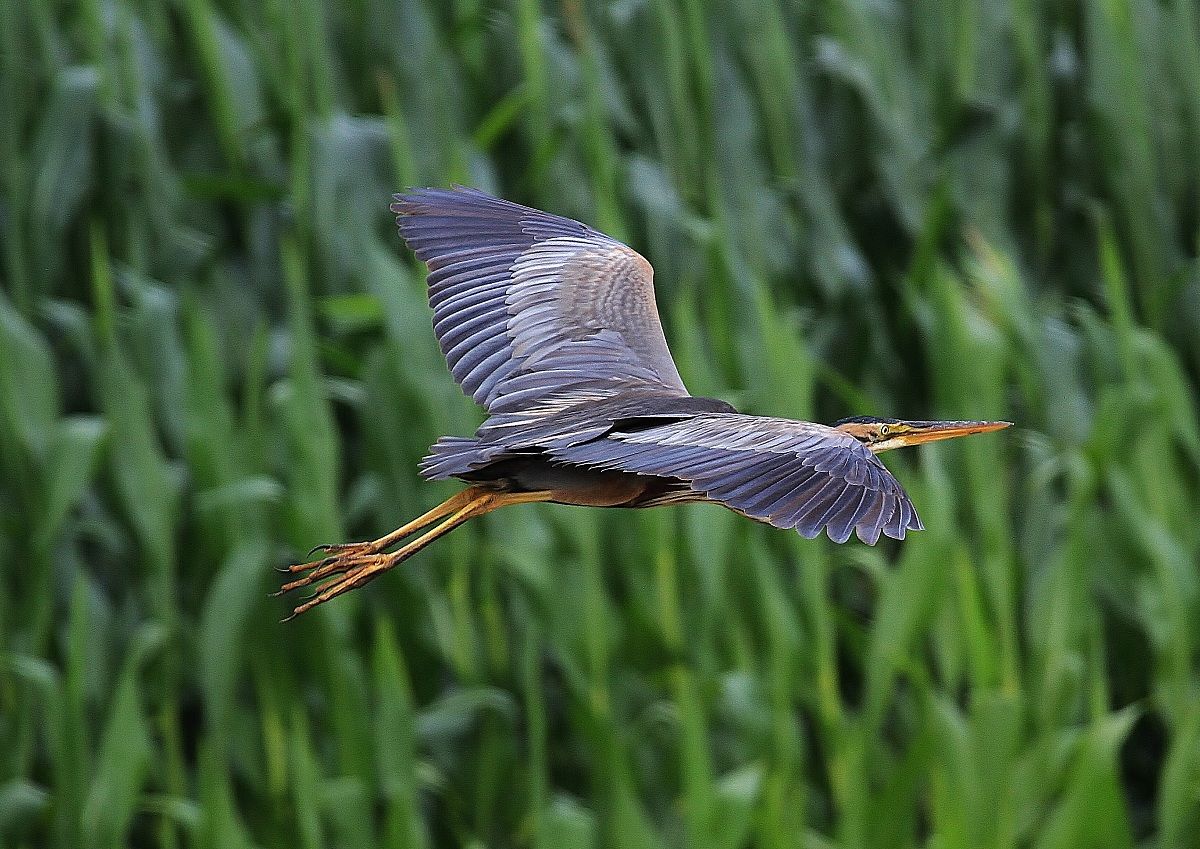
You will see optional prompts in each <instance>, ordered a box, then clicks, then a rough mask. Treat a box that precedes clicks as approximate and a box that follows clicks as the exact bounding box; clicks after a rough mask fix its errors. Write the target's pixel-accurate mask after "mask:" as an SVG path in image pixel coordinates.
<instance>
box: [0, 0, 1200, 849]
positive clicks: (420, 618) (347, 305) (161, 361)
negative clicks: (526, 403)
mask: <svg viewBox="0 0 1200 849" xmlns="http://www.w3.org/2000/svg"><path fill="white" fill-rule="evenodd" d="M1197 151H1200V8H1198V7H1197V5H1196V4H1195V3H1194V2H1190V0H1140V1H1139V2H1133V3H1130V4H1125V3H1123V2H1120V0H1082V2H1077V3H1071V2H1050V0H1044V2H1036V0H1012V2H977V0H936V1H935V0H913V2H907V3H901V2H896V1H895V0H829V2H823V3H818V4H814V3H802V2H799V0H714V2H711V3H705V2H701V0H622V2H616V3H611V4H606V3H599V2H585V1H584V0H563V2H561V3H557V2H556V3H551V2H548V1H547V2H539V1H538V0H514V2H503V0H451V1H450V2H441V1H440V0H397V1H396V2H385V0H348V2H342V3H330V4H328V5H324V4H321V3H318V2H316V0H264V2H256V1H255V0H172V2H166V3H156V2H152V1H151V0H77V2H66V1H65V0H58V2H44V3H27V2H23V0H0V185H2V186H3V194H2V196H0V258H2V263H3V264H2V266H0V269H2V270H0V275H2V280H3V293H2V295H0V570H2V571H0V575H2V578H3V592H2V593H0V844H2V845H4V846H11V847H21V848H22V849H23V847H43V846H57V847H72V849H74V847H118V846H163V847H222V849H230V848H231V847H232V848H233V849H236V848H237V847H243V846H245V847H249V846H261V847H302V849H316V847H323V846H339V847H349V849H359V847H361V849H367V847H402V846H433V847H441V846H457V845H462V846H476V847H484V846H488V847H505V846H518V847H600V846H604V847H623V848H624V849H629V848H630V847H664V848H665V847H685V846H687V847H728V849H735V848H736V847H745V846H755V847H809V849H822V847H833V846H837V847H845V849H855V847H862V849H867V847H870V849H880V847H909V846H924V847H937V849H957V847H963V849H978V847H1036V849H1054V847H1093V848H1094V847H1129V846H1144V847H1163V849H1173V847H1185V846H1196V845H1200V837H1198V833H1200V671H1198V662H1197V652H1198V643H1200V596H1198V586H1197V577H1198V569H1197V559H1198V553H1200V522H1197V516H1198V515H1200V483H1198V477H1200V475H1198V468H1200V425H1198V423H1197V412H1196V387H1197V375H1198V373H1200V264H1198V260H1197V254H1198V240H1200V214H1198V205H1200V156H1198V155H1197ZM451 181H458V182H463V183H469V184H473V185H477V186H480V187H483V188H485V189H489V190H492V191H495V192H498V193H501V194H503V195H505V196H507V197H510V198H513V199H516V200H520V201H524V202H527V203H531V204H534V205H537V206H540V207H544V208H546V209H550V210H553V211H555V212H560V213H565V214H568V215H573V216H576V217H579V218H582V219H584V220H586V221H588V222H590V223H593V224H595V225H597V226H599V227H601V228H603V229H605V230H607V231H608V232H610V233H613V234H615V235H618V236H620V237H622V238H624V239H626V240H627V241H629V242H630V243H631V244H632V245H634V246H635V247H636V248H637V249H639V250H640V251H642V252H643V253H644V254H646V256H648V257H649V258H650V260H651V261H652V262H653V263H654V265H655V267H656V268H657V271H658V287H659V303H660V305H661V307H662V310H663V312H664V318H665V322H666V324H667V330H668V336H669V338H670V339H671V342H672V345H673V348H674V350H675V352H676V354H677V359H678V361H679V365H680V369H681V371H682V373H683V374H684V377H685V379H686V380H687V381H688V384H689V386H690V387H691V388H692V390H693V391H694V392H697V393H706V394H716V395H719V396H721V397H724V398H727V399H729V400H731V401H733V402H735V403H737V404H738V405H740V406H741V407H742V408H743V409H745V410H747V411H751V412H756V413H770V414H776V415H784V416H792V417H797V418H808V417H816V418H818V419H825V420H829V419H833V418H837V417H840V416H843V415H848V414H856V413H866V412H874V413H880V414H893V415H902V416H909V417H919V418H926V417H945V418H960V417H971V418H975V417H979V418H1000V417H1003V418H1011V419H1013V420H1015V421H1017V422H1018V425H1019V426H1018V428H1016V429H1014V430H1012V431H1008V432H1006V433H1004V434H998V435H992V436H987V437H977V438H973V439H970V440H965V441H963V442H962V443H961V444H959V443H954V444H947V445H944V446H933V447H929V448H927V449H921V450H915V451H911V452H898V453H897V454H894V455H889V456H888V458H887V460H888V463H889V465H890V466H891V468H892V469H893V470H894V471H895V472H896V473H897V475H898V476H899V477H900V478H901V479H902V481H903V482H904V483H905V485H906V486H907V487H908V488H909V490H910V492H911V494H912V496H913V500H914V501H915V502H916V503H917V505H919V508H920V511H921V514H922V516H923V517H924V520H925V522H926V524H927V525H928V530H927V531H925V532H923V533H919V534H914V535H913V536H912V537H911V538H910V539H909V540H908V541H906V542H905V543H903V544H902V545H895V544H890V543H889V544H886V545H880V546H878V547H877V548H868V547H866V546H863V545H861V544H858V543H850V544H847V545H845V546H841V547H838V546H834V545H832V544H830V543H829V542H828V541H827V540H817V541H813V542H807V541H804V540H802V539H800V538H798V537H797V536H795V535H793V534H788V533H783V532H780V531H776V530H772V529H770V528H765V527H760V526H756V525H753V524H752V523H750V522H747V521H745V520H743V519H740V518H738V517H737V516H734V515H733V514H730V513H727V512H725V511H722V510H720V509H718V508H713V507H695V508H687V509H670V510H665V509H664V510H659V511H645V512H641V513H624V512H619V511H603V512H602V511H585V510H579V509H572V508H566V507H552V506H530V507H522V508H516V509H513V510H511V511H506V512H503V513H500V514H498V515H494V516H490V517H488V518H487V519H485V520H483V521H480V522H478V523H476V526H474V527H469V528H467V529H464V530H462V531H460V532H458V533H457V534H455V535H454V536H452V537H450V538H448V539H447V540H446V541H444V542H443V543H441V544H439V545H438V546H437V547H435V548H434V549H431V550H430V551H428V552H426V553H424V554H422V555H421V556H420V557H418V558H416V559H415V560H414V561H413V562H411V563H410V564H409V565H408V566H406V567H405V568H404V569H403V570H402V571H401V572H398V573H395V574H389V575H387V576H386V577H384V578H382V579H381V580H378V581H376V582H375V583H373V584H371V585H370V586H369V587H368V588H366V589H363V590H360V591H358V592H355V593H353V594H351V595H350V596H347V597H345V598H342V599H339V600H338V601H337V602H336V603H334V604H331V605H328V606H326V607H325V608H323V609H320V610H318V611H317V612H316V613H315V614H313V615H309V616H306V617H303V618H302V619H300V620H298V621H296V622H293V623H290V624H288V625H286V626H281V625H280V624H279V623H278V620H279V619H280V618H281V616H282V615H283V614H284V613H285V612H286V611H287V609H288V604H287V602H286V601H284V600H278V599H269V598H267V593H268V591H270V590H271V589H273V588H274V587H275V585H276V582H277V580H278V576H277V575H276V574H275V573H274V572H273V571H272V568H271V567H273V566H278V565H282V564H286V563H288V562H291V561H292V560H293V559H294V558H296V557H297V556H298V555H300V554H301V553H302V552H303V551H304V550H306V549H307V548H308V547H309V546H311V545H314V544H316V543H320V542H329V541H338V540H344V539H348V538H367V537H371V536H375V535H377V534H379V533H382V532H384V531H386V530H389V529H391V528H392V527H394V526H395V525H396V524H398V523H399V522H401V521H402V520H403V519H405V518H407V517H410V516H412V515H414V514H416V513H418V512H419V511H421V510H422V509H424V508H427V507H429V506H430V505H432V504H433V503H435V502H436V501H438V500H440V499H442V498H444V497H445V496H447V495H448V494H449V493H450V492H452V491H453V489H452V487H451V486H450V485H449V484H439V485H432V484H429V485H426V484H421V483H420V482H419V481H418V479H417V477H416V475H415V472H414V466H415V463H416V461H417V459H418V458H419V457H420V455H421V454H422V452H423V451H424V449H425V448H426V446H427V445H428V444H429V443H430V442H431V441H432V440H433V439H434V438H435V437H436V436H437V435H438V434H441V433H468V432H470V430H471V429H472V427H473V426H474V424H475V423H476V422H477V421H478V418H479V414H478V411H477V410H475V409H474V408H473V407H472V406H471V404H470V403H469V402H467V401H466V400H465V399H463V398H462V397H461V396H460V394H459V393H458V390H457V388H456V387H455V386H454V385H453V384H452V382H451V380H450V378H449V376H448V374H447V373H446V370H445V367H444V364H443V363H442V361H441V359H440V355H439V353H438V351H437V348H436V346H435V344H434V341H433V337H432V333H431V330H430V325H429V312H428V309H427V307H426V305H425V300H424V289H423V278H422V270H421V268H419V267H418V266H417V265H416V264H415V263H414V261H413V258H412V257H411V255H410V254H408V252H406V251H405V250H404V249H403V248H402V246H401V244H400V243H399V240H398V239H397V238H396V236H395V234H394V230H393V226H392V223H391V221H390V219H389V215H388V213H387V210H386V207H387V203H388V201H389V197H390V194H391V193H392V192H393V191H394V190H397V189H399V188H401V187H404V186H409V185H427V184H431V185H445V184H448V183H450V182H451Z"/></svg>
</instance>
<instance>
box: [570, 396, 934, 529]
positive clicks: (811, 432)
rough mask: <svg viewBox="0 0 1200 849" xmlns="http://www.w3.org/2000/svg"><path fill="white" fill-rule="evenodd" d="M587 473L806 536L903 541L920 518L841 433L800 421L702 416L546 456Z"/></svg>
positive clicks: (871, 458)
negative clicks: (649, 478)
mask: <svg viewBox="0 0 1200 849" xmlns="http://www.w3.org/2000/svg"><path fill="white" fill-rule="evenodd" d="M547 450H548V453H549V454H550V455H551V456H552V457H553V458H554V459H556V460H559V461H562V462H567V463H574V464H578V465H581V466H587V467H591V468H600V469H610V470H620V471H626V472H634V473H637V474H645V475H657V476H663V477H672V478H677V479H679V480H681V481H683V482H684V483H686V484H687V485H688V486H689V487H690V488H691V489H692V490H693V491H695V492H696V493H697V494H699V495H701V496H703V497H705V498H707V499H709V500H712V501H716V502H719V503H721V504H724V505H725V506H727V507H730V508H731V509H733V510H736V511H738V512H739V513H743V514H745V515H747V516H750V517H752V518H755V519H758V520H760V521H763V522H768V523H770V524H772V525H775V526H777V527H781V528H795V529H796V530H797V531H798V532H799V533H801V534H803V535H804V536H806V537H809V538H811V537H815V536H817V535H818V534H820V533H821V531H825V533H826V534H827V535H828V536H829V538H830V539H832V540H834V541H835V542H845V541H846V540H847V539H849V538H850V536H851V534H852V533H854V534H857V535H858V537H859V539H861V540H863V541H864V542H867V543H870V544H872V545H873V544H874V543H875V542H876V541H878V539H879V536H880V534H881V533H883V534H886V535H887V536H889V537H893V538H895V539H904V535H905V533H906V532H907V531H910V530H919V529H920V528H921V527H922V526H921V521H920V519H919V518H918V517H917V514H916V511H915V510H914V509H913V506H912V502H911V501H910V500H909V498H908V495H907V494H906V493H905V492H904V488H903V487H902V486H901V485H900V482H899V481H897V480H896V479H895V478H894V477H893V476H892V474H891V473H890V472H889V471H888V470H887V468H886V467H885V466H884V465H883V464H882V463H881V462H880V461H879V459H878V458H877V457H876V456H875V455H874V454H872V453H871V452H870V451H869V450H867V448H866V447H865V446H864V445H862V444H861V443H859V442H858V441H857V440H855V439H854V438H853V437H852V436H850V435H849V434H846V433H844V432H842V431H839V430H835V429H833V428H828V427H825V426H823V425H817V424H811V423H808V422H796V421H791V420H788V419H773V418H765V417H760V416H744V415H740V414H738V413H725V412H713V413H701V414H698V415H693V416H690V417H687V418H684V419H682V420H679V421H672V422H667V423H665V424H660V425H654V426H651V427H646V428H639V429H636V430H628V431H622V430H619V429H617V430H613V431H611V432H609V433H607V434H606V435H604V436H602V437H600V438H596V439H592V440H590V441H586V442H582V443H578V444H572V445H559V446H557V447H553V448H549V449H547Z"/></svg>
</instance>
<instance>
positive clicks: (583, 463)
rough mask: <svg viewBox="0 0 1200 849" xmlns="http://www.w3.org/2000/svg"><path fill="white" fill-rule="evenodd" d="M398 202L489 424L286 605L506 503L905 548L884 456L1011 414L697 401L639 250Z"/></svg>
mask: <svg viewBox="0 0 1200 849" xmlns="http://www.w3.org/2000/svg"><path fill="white" fill-rule="evenodd" d="M391 210H392V211H393V212H394V213H396V216H397V217H396V223H397V226H398V227H399V229H400V235H401V236H402V237H403V239H404V241H405V242H407V243H408V246H409V247H410V248H411V249H412V250H413V251H414V252H415V253H416V255H417V256H418V257H419V258H420V259H421V260H422V261H423V262H424V263H425V264H426V265H427V266H428V268H429V304H430V306H431V307H432V308H433V331H434V335H436V337H437V340H438V343H439V344H440V346H441V349H442V351H443V353H444V354H445V355H446V361H447V363H448V364H449V366H450V372H451V374H453V376H454V379H455V380H456V381H457V382H458V383H459V384H460V385H461V386H462V388H463V390H464V391H465V392H466V393H467V394H468V395H470V397H471V398H473V399H474V400H475V401H476V402H477V403H479V404H480V405H482V406H483V407H484V409H485V410H486V411H487V413H488V418H487V420H486V421H485V422H484V423H483V424H482V425H481V426H480V427H479V429H478V430H477V431H476V432H475V434H474V435H473V436H470V437H461V436H444V437H442V438H440V439H438V441H437V442H436V443H435V444H434V445H433V447H432V448H431V449H430V453H429V456H427V457H426V458H425V459H424V460H423V461H422V462H421V466H420V471H421V474H422V476H424V477H425V478H427V479H429V480H443V479H446V478H457V479H459V480H461V481H463V482H465V483H466V484H468V486H467V487H466V488H465V489H463V490H462V491H461V492H459V493H458V494H456V495H454V496H452V497H451V498H449V499H448V500H447V501H445V502H443V503H442V504H439V505H438V506H437V507H435V508H433V509H432V510H430V511H429V512H428V513H426V514H424V515H423V516H420V517H418V518H416V519H414V520H412V521H411V522H409V523H408V524H406V525H404V526H403V527H401V528H398V529H396V530H395V531H393V532H392V533H390V534H387V535H386V536H383V537H380V538H379V539H376V540H372V541H371V542H358V543H346V544H340V545H323V546H318V547H317V548H315V549H313V551H312V552H310V556H311V555H312V554H313V553H315V552H320V553H321V554H322V555H323V556H322V557H321V558H320V559H318V560H313V561H312V562H308V563H302V564H297V565H294V566H290V567H288V568H287V569H286V570H285V571H286V572H288V573H291V574H300V573H303V574H302V575H301V576H300V577H297V578H296V579H294V580H292V581H290V582H288V583H286V584H284V585H283V587H282V588H281V589H280V591H279V592H280V593H283V592H288V591H291V590H295V589H298V588H300V587H306V586H310V585H314V584H317V583H318V582H324V583H323V584H321V585H320V586H319V589H318V590H317V592H316V594H315V595H313V596H312V597H311V598H309V599H308V600H306V601H304V602H303V603H302V604H300V605H299V606H297V607H296V608H295V610H294V611H293V613H292V616H296V615H298V614H300V613H304V612H305V611H307V610H311V609H312V608H313V607H316V606H317V605H319V604H323V603H324V602H326V601H329V600H330V599H332V598H335V597H337V596H339V595H341V594H342V593H344V592H346V591H348V590H351V589H354V588H355V587H360V586H362V585H363V584H365V583H367V582H368V581H370V580H372V579H373V578H375V577H376V576H377V575H379V574H381V573H383V572H386V571H387V570H388V569H391V568H392V567H394V566H396V565H397V564H399V563H401V562H403V561H404V560H407V559H408V558H409V557H411V556H412V555H414V554H416V553H417V552H418V551H420V550H421V549H423V548H425V546H427V545H429V544H430V543H431V542H433V541H434V540H436V539H438V538H439V537H442V536H444V535H445V534H447V533H449V532H450V531H452V530H453V529H454V528H457V527H458V526H459V525H461V524H463V523H464V522H466V521H468V520H470V519H473V518H475V517H477V516H482V515H484V514H485V513H490V512H492V511H493V510H496V509H498V508H500V507H504V506H506V505H509V504H526V503H529V502H539V501H550V502H554V503H557V504H575V505H583V506H588V507H655V506H659V505H666V504H684V503H689V502H697V501H707V502H715V503H717V504H721V505H724V506H725V507H728V508H729V509H731V510H734V511H736V512H738V513H741V514H742V515H744V516H747V517H749V518H751V519H755V520H757V521H759V522H765V523H767V524H771V525H774V526H775V527H778V528H788V529H795V530H796V531H798V532H799V533H800V534H802V535H803V536H805V537H808V538H810V539H811V538H813V537H816V536H817V535H819V534H820V533H821V531H824V532H825V533H826V534H827V535H828V536H829V538H830V539H832V540H834V541H835V542H839V543H841V542H845V541H846V540H848V539H849V538H850V536H851V534H856V535H857V536H858V538H859V539H860V540H862V541H863V542H865V543H868V544H870V545H873V544H875V542H876V541H877V540H878V539H879V536H880V534H884V535H886V536H889V537H892V538H894V539H904V535H905V533H906V532H907V531H910V530H920V529H921V527H922V525H921V520H920V519H919V518H918V517H917V512H916V510H915V509H914V508H913V504H912V502H911V501H910V500H909V497H908V495H907V494H906V493H905V491H904V488H903V487H902V486H901V485H900V482H899V481H897V480H896V478H894V477H893V476H892V474H891V473H890V472H889V471H888V470H887V468H886V467H885V466H884V465H883V463H881V462H880V461H879V458H878V457H877V456H876V455H877V454H879V453H880V452H882V451H887V450H890V449H892V448H900V447H903V446H907V445H917V444H920V443H923V442H933V441H934V440H939V439H951V438H953V437H958V436H966V435H968V434H972V433H983V432H986V431H993V430H998V429H1000V428H1004V427H1008V426H1009V424H1010V423H1009V422H990V421H905V420H901V419H890V418H873V417H866V416H857V417H854V418H848V419H843V420H841V421H840V422H838V423H836V424H834V425H833V426H832V427H830V426H826V425H821V424H814V423H812V422H801V421H792V420H790V419H782V418H768V417H764V416H750V415H743V414H741V413H739V412H738V411H737V410H735V409H734V408H733V407H732V406H730V405H729V404H727V403H725V402H724V401H720V400H717V399H715V398H700V397H695V396H693V395H691V394H689V393H688V391H687V388H686V387H685V386H684V384H683V380H682V379H681V378H680V375H679V371H678V369H676V367H675V363H674V361H673V360H672V359H671V352H670V351H669V350H668V348H667V341H666V338H665V337H664V335H663V330H662V325H661V324H660V322H659V318H658V311H657V308H656V306H655V301H654V286H653V269H652V268H651V267H650V263H649V262H647V261H646V260H645V259H644V258H643V257H642V256H641V255H640V254H638V253H637V252H636V251H634V250H633V249H631V248H629V247H628V246H626V245H624V244H622V243H621V242H619V241H617V240H615V239H612V238H610V237H608V236H606V235H604V234H603V233H600V232H598V231H596V230H593V229H592V228H591V227H588V226H587V225H585V224H581V223H579V222H578V221H572V220H571V219H568V218H561V217H559V216H557V215H551V214H549V213H546V212H542V211H540V210H537V209H531V208H529V207H526V206H521V205H519V204H516V203H511V202H509V201H506V200H502V199H500V198H496V197H492V196H491V195H488V194H486V193H484V192H481V191H478V190H476V189H469V188H464V187H455V188H453V189H437V188H428V189H416V190H413V191H411V192H409V193H407V194H398V195H395V196H394V202H393V203H392V205H391ZM420 532H423V533H420ZM418 533H420V535H419V536H416V537H415V539H412V540H411V541H409V542H408V543H407V544H405V545H404V546H403V547H401V548H399V549H398V550H396V551H393V552H389V551H388V549H390V548H392V547H393V546H395V545H396V544H397V543H399V542H401V541H402V540H404V539H406V538H407V537H409V536H412V535H414V534H418ZM289 618H291V617H289Z"/></svg>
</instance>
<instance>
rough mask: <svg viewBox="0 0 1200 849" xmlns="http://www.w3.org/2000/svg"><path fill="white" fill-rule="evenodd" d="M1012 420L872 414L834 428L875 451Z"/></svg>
mask: <svg viewBox="0 0 1200 849" xmlns="http://www.w3.org/2000/svg"><path fill="white" fill-rule="evenodd" d="M1011 425H1012V422H913V421H905V420H904V419H882V418H875V417H873V416H854V417H852V418H848V419H842V420H841V421H840V422H838V423H837V424H835V425H834V428H835V429H837V430H840V431H843V432H844V433H848V434H850V435H851V436H853V437H854V438H855V439H857V440H858V441H859V442H861V443H863V444H864V445H866V446H867V447H868V448H869V449H871V451H872V452H873V453H875V454H878V453H879V452H880V451H890V450H891V449H893V448H904V447H905V446H907V445H920V444H921V443H922V442H936V441H937V440H939V439H954V438H955V437H957V436H970V435H971V434H972V433H987V432H988V431H992V430H1001V429H1003V428H1006V427H1010V426H1011Z"/></svg>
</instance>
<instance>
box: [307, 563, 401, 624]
mask: <svg viewBox="0 0 1200 849" xmlns="http://www.w3.org/2000/svg"><path fill="white" fill-rule="evenodd" d="M400 559H401V558H399V557H397V556H396V555H394V554H375V555H368V556H363V557H356V558H354V560H355V561H356V562H355V565H354V566H353V568H350V569H339V570H337V571H338V572H344V573H345V574H343V575H342V577H340V578H338V579H336V580H333V581H330V582H329V583H328V584H326V585H325V586H323V587H321V589H320V591H319V592H318V593H317V594H316V595H315V596H313V597H312V598H310V599H308V600H306V601H305V602H304V603H303V604H301V605H298V606H297V607H296V609H295V610H293V611H292V615H291V616H289V617H288V619H292V618H294V617H296V616H299V615H300V614H301V613H306V612H308V611H309V610H312V609H313V608H314V607H316V606H317V605H320V604H324V603H325V602H327V601H329V600H330V599H333V598H337V597H338V596H340V595H341V594H342V593H345V592H349V591H350V590H352V589H355V588H357V587H361V586H362V585H363V584H366V583H367V582H369V581H371V580H373V579H374V578H375V577H376V576H377V575H379V574H381V573H382V572H386V571H387V570H388V569H391V568H392V567H393V566H395V565H396V564H397V563H398V562H399V561H400ZM325 574H326V575H329V574H334V572H333V571H329V572H326V573H325ZM301 580H303V581H304V583H303V584H302V583H300V582H299V581H293V582H292V583H293V584H295V587H293V589H294V588H296V587H300V586H305V585H307V584H309V583H312V580H316V579H310V576H307V575H306V576H305V578H304V579H301ZM284 621H285V622H286V621H287V619H285V620H284Z"/></svg>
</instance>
